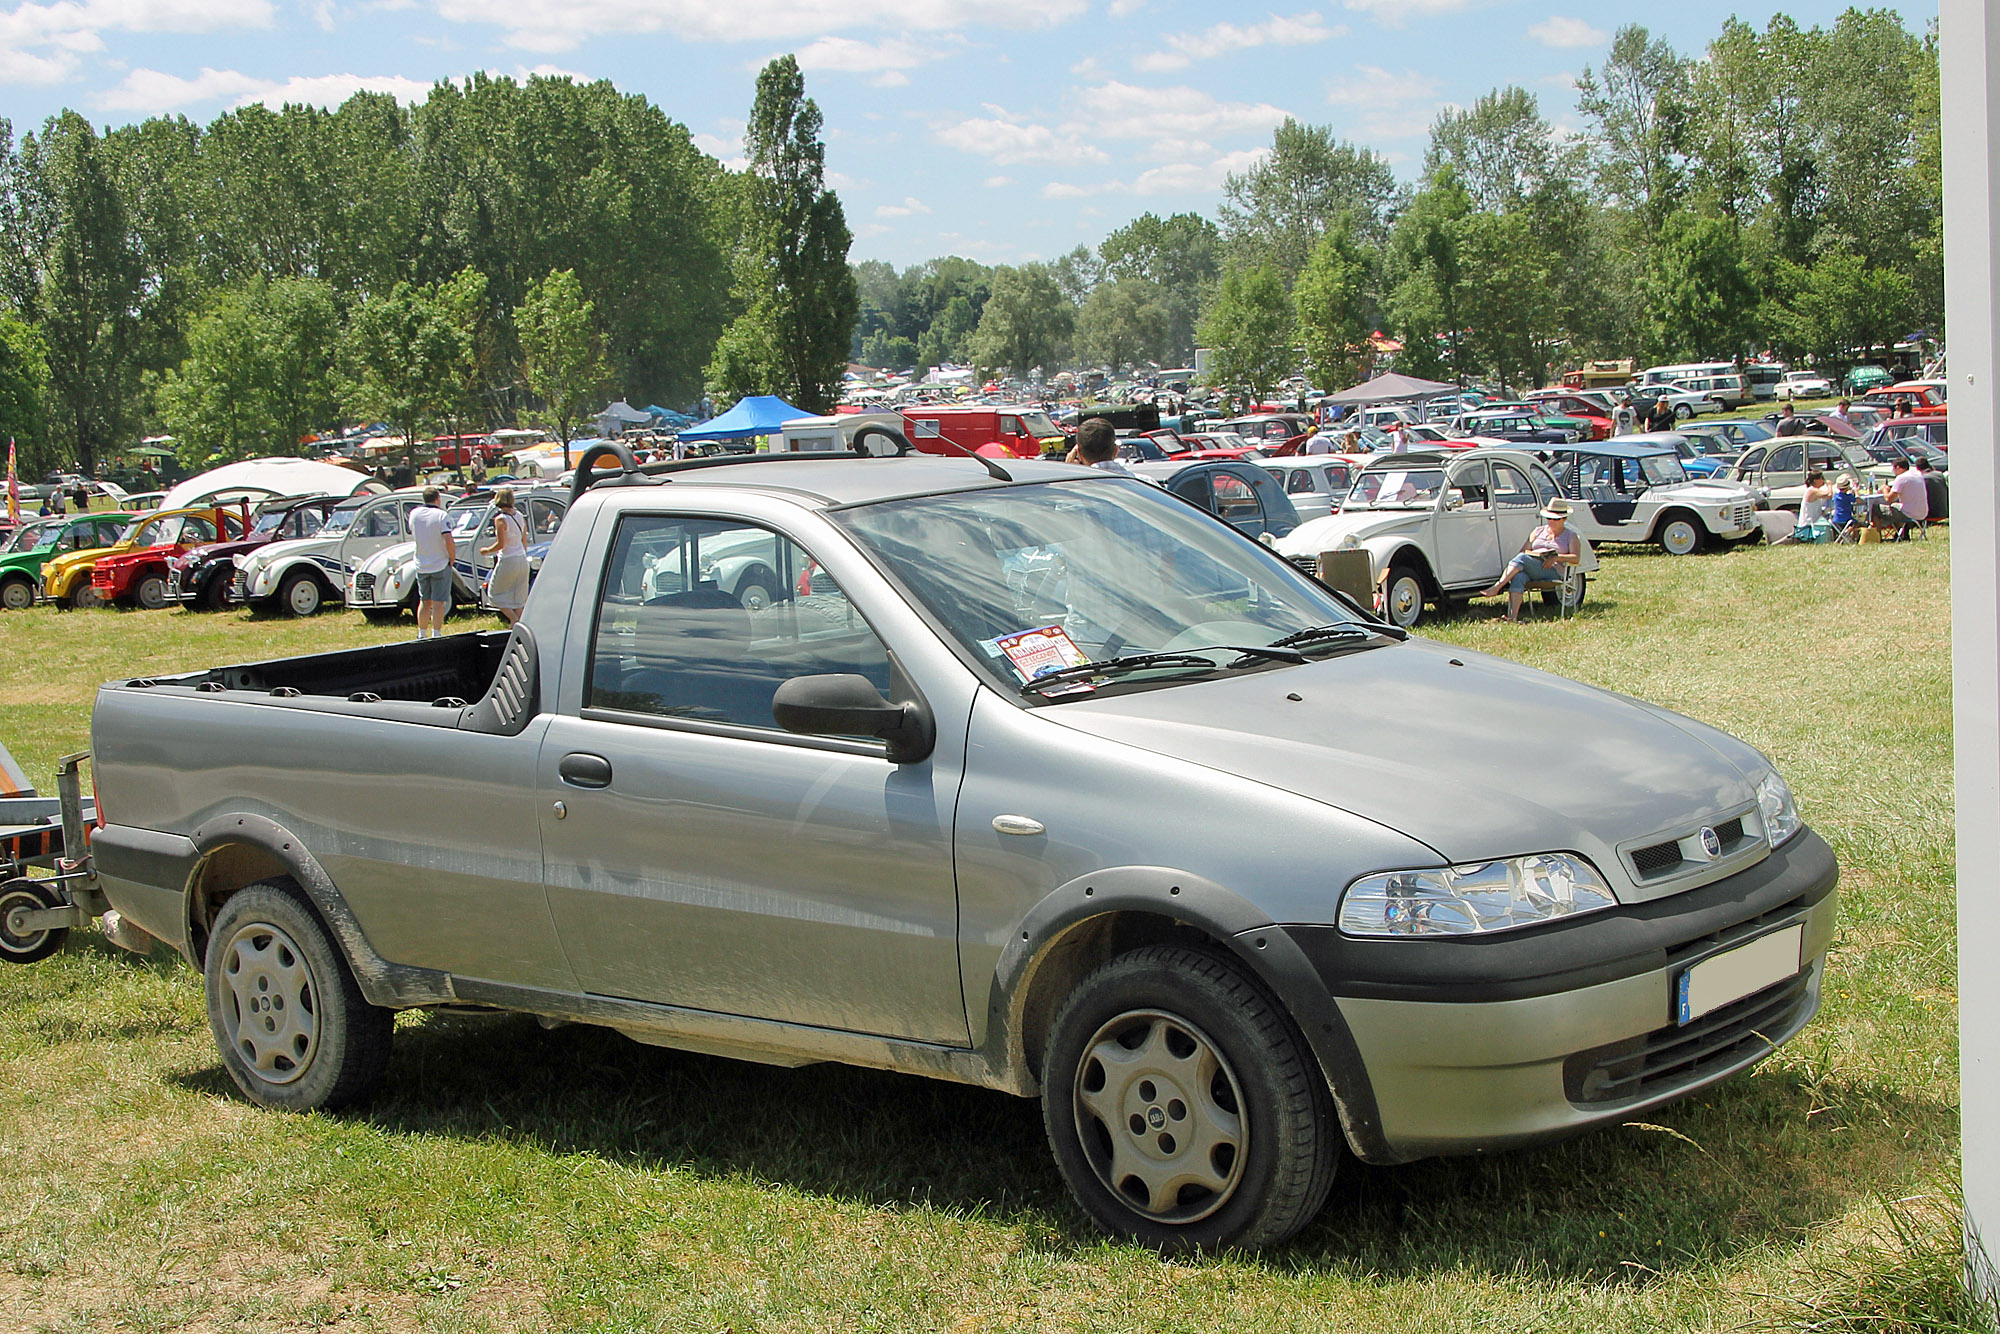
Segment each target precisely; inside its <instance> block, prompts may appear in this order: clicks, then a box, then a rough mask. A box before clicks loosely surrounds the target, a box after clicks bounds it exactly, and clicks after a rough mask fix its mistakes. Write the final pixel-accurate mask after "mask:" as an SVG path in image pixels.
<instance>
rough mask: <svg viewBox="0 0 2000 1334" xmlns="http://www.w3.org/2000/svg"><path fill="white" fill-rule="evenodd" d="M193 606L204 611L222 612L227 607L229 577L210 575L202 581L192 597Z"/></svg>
mask: <svg viewBox="0 0 2000 1334" xmlns="http://www.w3.org/2000/svg"><path fill="white" fill-rule="evenodd" d="M194 605H195V606H197V607H200V608H201V609H202V610H204V611H222V610H225V609H226V608H227V607H228V606H229V576H228V575H226V574H212V575H210V576H209V577H208V578H207V579H204V580H203V581H202V584H201V587H200V589H198V590H197V591H196V593H195V595H194Z"/></svg>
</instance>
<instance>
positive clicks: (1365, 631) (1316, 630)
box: [1270, 621, 1410, 648]
mask: <svg viewBox="0 0 2000 1334" xmlns="http://www.w3.org/2000/svg"><path fill="white" fill-rule="evenodd" d="M1376 635H1387V636H1388V637H1389V638H1391V639H1395V640H1399V641H1400V640H1404V639H1408V638H1409V637H1410V632H1409V631H1408V630H1405V629H1403V628H1401V627H1400V626H1394V625H1389V624H1387V623H1384V624H1381V625H1363V624H1361V623H1359V622H1356V621H1334V622H1332V623H1331V624H1328V625H1312V626H1307V627H1306V628H1305V629H1303V630H1294V631H1293V632H1292V633H1291V634H1288V635H1286V636H1284V637H1283V638H1281V639H1274V640H1272V641H1271V645H1270V646H1271V647H1272V648H1293V647H1303V646H1304V645H1307V644H1325V643H1329V642H1331V641H1333V640H1338V639H1371V638H1373V637H1374V636H1376Z"/></svg>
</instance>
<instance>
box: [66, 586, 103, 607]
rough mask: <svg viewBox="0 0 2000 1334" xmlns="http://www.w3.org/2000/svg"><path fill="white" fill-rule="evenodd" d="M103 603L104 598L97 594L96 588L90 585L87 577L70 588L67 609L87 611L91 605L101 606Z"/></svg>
mask: <svg viewBox="0 0 2000 1334" xmlns="http://www.w3.org/2000/svg"><path fill="white" fill-rule="evenodd" d="M103 605H104V599H103V598H101V597H99V596H97V590H96V589H94V588H92V587H91V586H90V581H89V580H88V579H86V580H84V581H83V582H82V583H80V584H78V585H77V586H76V587H75V588H74V589H72V590H70V595H69V609H70V610H71V611H89V610H90V609H91V608H93V607H101V606H103Z"/></svg>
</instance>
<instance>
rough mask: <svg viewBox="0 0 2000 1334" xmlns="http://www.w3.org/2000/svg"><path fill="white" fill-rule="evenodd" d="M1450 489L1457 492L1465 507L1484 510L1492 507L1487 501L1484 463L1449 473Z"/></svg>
mask: <svg viewBox="0 0 2000 1334" xmlns="http://www.w3.org/2000/svg"><path fill="white" fill-rule="evenodd" d="M1451 489H1452V490H1454V491H1456V492H1457V493H1458V495H1459V498H1460V500H1461V501H1462V502H1463V508H1465V509H1469V510H1484V509H1490V508H1492V506H1491V505H1490V504H1489V503H1488V500H1487V495H1486V468H1485V467H1484V465H1481V464H1474V465H1472V466H1471V467H1469V468H1460V469H1459V470H1458V471H1457V472H1455V473H1453V474H1452V475H1451Z"/></svg>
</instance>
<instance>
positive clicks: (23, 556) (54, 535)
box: [0, 511, 134, 611]
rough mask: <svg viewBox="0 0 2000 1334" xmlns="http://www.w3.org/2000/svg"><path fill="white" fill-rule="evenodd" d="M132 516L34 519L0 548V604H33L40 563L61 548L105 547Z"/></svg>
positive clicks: (15, 606)
mask: <svg viewBox="0 0 2000 1334" xmlns="http://www.w3.org/2000/svg"><path fill="white" fill-rule="evenodd" d="M133 517H134V516H132V515H130V514H126V513H124V512H123V511H118V512H106V513H100V514H78V515H73V516H71V517H69V518H53V519H37V520H35V521H34V522H32V523H29V524H27V525H25V526H24V527H22V528H21V529H20V530H19V531H17V532H16V533H15V534H14V535H13V536H12V537H11V538H9V539H8V541H7V544H6V546H5V547H4V548H0V607H4V608H5V609H6V610H8V611H25V610H26V609H27V608H29V607H32V606H34V605H35V595H36V593H37V592H38V591H39V590H40V588H41V582H42V564H43V562H45V561H47V560H48V559H49V558H50V557H51V556H58V555H61V554H62V553H63V552H65V551H82V550H85V549H86V548H89V547H102V546H109V545H110V544H111V543H113V542H116V541H117V540H118V535H119V534H120V533H122V532H124V531H125V527H126V525H127V524H129V523H131V522H132V519H133Z"/></svg>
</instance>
